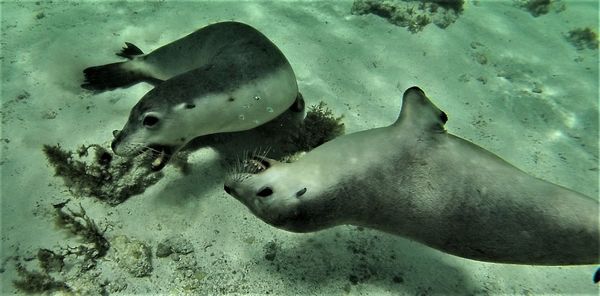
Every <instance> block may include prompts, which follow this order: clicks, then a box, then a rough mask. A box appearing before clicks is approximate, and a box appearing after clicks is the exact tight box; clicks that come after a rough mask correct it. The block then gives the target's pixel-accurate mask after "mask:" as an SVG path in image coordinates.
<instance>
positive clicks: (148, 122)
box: [142, 115, 159, 127]
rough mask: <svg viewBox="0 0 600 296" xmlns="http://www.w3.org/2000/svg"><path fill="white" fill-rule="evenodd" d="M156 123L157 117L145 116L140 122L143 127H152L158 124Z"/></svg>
mask: <svg viewBox="0 0 600 296" xmlns="http://www.w3.org/2000/svg"><path fill="white" fill-rule="evenodd" d="M158 121H159V120H158V117H156V116H154V115H146V117H144V120H143V121H142V124H143V125H144V126H145V127H153V126H154V125H156V124H157V123H158Z"/></svg>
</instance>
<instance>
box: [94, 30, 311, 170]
mask: <svg viewBox="0 0 600 296" xmlns="http://www.w3.org/2000/svg"><path fill="white" fill-rule="evenodd" d="M120 55H121V56H123V57H126V58H129V59H130V60H129V61H125V62H121V63H113V64H108V65H103V66H97V67H91V68H88V69H86V70H84V73H85V76H86V82H85V83H84V84H83V85H82V87H84V88H87V89H96V90H103V89H110V88H115V87H121V86H127V85H131V84H133V83H137V82H140V81H149V82H152V83H153V84H155V85H156V87H155V88H154V89H152V90H151V91H149V92H148V93H147V94H146V95H144V96H143V97H142V99H141V100H140V101H139V102H138V103H137V104H136V105H135V106H134V107H133V109H132V110H131V113H130V116H129V120H128V122H127V124H126V125H125V127H124V128H123V129H122V130H120V131H114V132H113V134H114V137H115V139H114V141H113V143H112V147H113V150H114V152H115V153H116V154H117V155H120V156H133V155H136V154H139V153H141V152H142V151H145V150H148V149H150V150H153V151H155V152H156V154H157V156H158V157H157V159H156V160H155V162H154V167H155V168H156V169H160V168H162V167H163V166H164V165H165V164H166V163H167V161H168V160H169V158H170V157H171V156H172V155H173V154H174V153H176V152H177V151H178V150H179V149H181V148H182V147H183V146H184V145H185V144H186V143H188V142H189V141H190V140H192V139H194V138H197V137H200V136H203V135H210V134H216V133H227V132H239V131H245V130H250V129H252V128H255V127H257V126H260V125H262V124H265V123H266V122H269V121H271V120H273V119H274V118H276V117H277V116H279V115H281V114H282V113H284V112H285V111H286V110H288V109H290V108H291V109H294V108H295V107H294V106H298V105H302V106H303V102H299V100H301V97H300V96H299V93H298V86H297V83H296V76H295V74H294V71H293V70H292V67H291V66H290V64H289V62H288V60H287V59H286V58H285V56H284V55H283V54H282V53H281V51H280V50H279V49H278V48H277V46H275V45H274V44H273V43H272V42H271V41H270V40H269V39H268V38H267V37H265V36H264V35H263V34H262V33H260V32H259V31H257V30H256V29H254V28H252V27H251V26H249V25H246V24H242V23H238V22H221V23H216V24H212V25H209V26H206V27H204V28H202V29H200V30H198V31H196V32H194V33H192V34H190V35H187V36H186V37H183V38H181V39H179V40H176V41H174V42H172V43H169V44H167V45H165V46H162V47H160V48H158V49H156V50H154V51H152V52H151V53H149V54H143V53H142V51H141V50H139V49H138V48H137V47H136V46H135V45H133V44H130V43H128V44H127V48H125V49H124V50H123V52H122V53H121V54H120ZM302 111H303V110H302Z"/></svg>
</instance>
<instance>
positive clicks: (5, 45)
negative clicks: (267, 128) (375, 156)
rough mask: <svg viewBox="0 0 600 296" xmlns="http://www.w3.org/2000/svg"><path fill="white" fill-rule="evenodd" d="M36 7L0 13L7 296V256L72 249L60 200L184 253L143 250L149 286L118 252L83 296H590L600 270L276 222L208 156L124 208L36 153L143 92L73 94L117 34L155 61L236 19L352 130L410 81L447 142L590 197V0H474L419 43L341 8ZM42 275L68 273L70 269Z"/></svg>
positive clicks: (117, 124)
mask: <svg viewBox="0 0 600 296" xmlns="http://www.w3.org/2000/svg"><path fill="white" fill-rule="evenodd" d="M41 2H42V3H40V4H39V5H38V4H36V3H35V2H12V1H8V2H2V3H1V4H0V5H1V6H0V13H1V21H2V25H1V33H2V36H1V39H0V40H1V41H0V43H1V46H2V53H1V58H0V59H1V65H2V66H1V79H2V82H1V88H2V89H1V102H2V106H1V112H2V113H1V115H2V126H1V127H2V130H1V132H2V133H1V139H0V140H1V141H0V143H1V145H2V148H1V149H2V150H1V157H0V169H1V179H0V181H1V184H0V185H1V195H2V196H1V203H2V204H1V214H2V216H1V218H2V219H1V223H2V228H1V230H2V240H1V262H2V266H1V267H2V269H1V270H0V271H1V273H0V275H1V276H0V280H1V287H2V288H1V289H2V290H1V292H2V294H3V295H4V294H19V292H18V291H17V290H15V289H14V287H13V285H12V284H11V282H12V280H14V279H15V278H16V276H17V275H16V272H15V268H14V260H13V258H14V256H20V258H21V259H23V258H32V257H34V256H35V254H36V252H37V250H38V249H39V248H49V249H55V250H56V249H59V248H60V247H65V246H67V245H71V246H76V245H78V244H80V242H78V240H77V239H76V238H74V237H71V236H69V235H67V234H66V233H65V231H63V230H61V229H58V228H56V227H55V226H54V225H53V222H52V221H53V216H54V214H53V212H54V210H53V209H52V204H56V203H60V202H63V201H65V200H66V199H71V203H70V206H71V207H74V208H75V209H76V208H77V206H78V204H79V203H81V205H82V206H83V207H84V208H85V209H86V211H87V213H88V215H89V216H90V218H92V219H94V220H95V221H96V222H97V223H98V224H99V225H100V226H102V227H104V226H107V225H110V226H109V227H108V229H107V231H106V233H105V235H106V237H107V238H108V239H109V240H112V239H114V238H116V237H117V236H121V235H124V236H126V237H129V238H130V239H136V240H139V241H142V242H144V243H145V244H146V245H147V246H149V247H150V248H151V249H152V253H153V254H154V253H155V251H156V247H157V245H158V243H159V242H161V241H164V240H165V239H166V238H169V237H172V236H174V235H181V236H182V237H184V238H185V239H187V240H188V241H189V243H190V244H191V246H192V247H193V252H192V253H190V254H187V255H182V256H169V257H164V258H157V257H156V256H154V255H153V258H152V265H153V271H152V273H151V275H150V276H146V277H141V278H136V277H133V276H130V275H129V274H128V273H127V272H126V271H125V270H124V269H123V268H121V267H119V266H118V265H117V264H115V260H114V258H115V256H116V255H115V254H114V250H113V249H114V248H113V249H111V250H110V251H109V254H108V255H107V257H106V258H105V259H101V260H100V261H99V262H98V265H97V267H96V268H95V269H94V270H92V271H90V272H88V273H87V274H85V275H83V274H82V275H81V276H76V277H77V278H78V280H77V281H72V282H67V284H69V285H71V286H72V288H73V289H78V290H79V291H81V292H89V293H94V292H97V291H101V290H102V289H104V290H105V291H108V292H109V293H110V294H117V295H118V294H123V295H127V294H168V293H170V294H182V293H191V294H194V293H197V294H207V293H208V294H225V293H239V294H267V293H268V294H271V295H272V294H279V295H291V294H302V295H307V294H311V295H314V294H322V295H333V294H336V295H339V294H351V295H399V294H411V295H414V294H419V295H427V294H590V295H597V294H598V292H599V287H598V285H594V284H593V283H592V280H591V278H592V274H593V272H594V271H595V269H596V268H597V267H598V266H574V267H535V266H518V265H504V264H492V263H483V262H476V261H472V260H467V259H462V258H458V257H455V256H451V255H447V254H444V253H441V252H438V251H436V250H433V249H431V248H428V247H425V246H423V245H420V244H418V243H415V242H412V241H410V240H407V239H404V238H400V237H395V236H391V235H387V234H384V233H381V232H378V231H373V230H368V229H358V228H356V227H352V226H341V227H336V228H333V229H329V230H325V231H321V232H318V233H311V234H294V233H289V232H285V231H282V230H278V229H275V228H273V227H271V226H269V225H267V224H265V223H263V222H261V221H260V220H259V219H258V218H256V217H254V216H253V215H252V214H251V213H250V212H249V211H248V210H247V209H246V208H245V207H244V206H243V205H242V204H241V203H239V202H238V201H236V200H235V199H233V198H231V197H230V196H228V195H226V194H225V192H224V191H223V189H222V188H223V184H222V180H223V177H224V173H225V172H224V170H223V168H221V166H220V164H219V162H218V161H217V159H216V154H215V153H214V152H213V151H211V150H209V149H206V150H201V151H198V152H196V153H194V154H193V155H192V156H191V158H190V161H191V173H190V174H188V175H185V176H184V175H182V174H181V173H180V172H179V171H178V170H177V169H175V168H173V167H172V166H168V167H167V168H166V169H165V174H166V176H165V177H164V178H163V179H162V180H161V181H160V182H159V183H158V184H156V185H155V186H152V187H150V188H149V189H148V190H147V191H146V192H145V193H144V194H142V195H139V196H134V197H132V198H130V199H129V200H128V201H127V202H125V203H123V204H121V205H118V206H116V207H110V206H108V205H106V204H103V203H100V202H98V201H95V200H93V199H91V198H74V197H72V196H71V195H70V194H69V192H68V191H67V188H66V187H65V186H64V183H63V181H62V179H60V178H57V177H54V176H53V174H54V171H53V168H52V167H50V166H49V165H48V163H47V161H46V159H45V157H44V155H43V153H42V145H44V144H50V145H54V144H57V143H60V145H61V146H62V147H65V148H67V149H76V148H77V147H78V146H79V145H81V144H94V143H96V144H107V143H109V142H110V140H111V138H112V135H111V132H112V130H115V129H120V128H121V127H122V126H123V125H124V123H125V121H126V118H127V116H128V114H129V110H130V109H131V107H132V106H133V105H134V104H135V103H136V102H137V100H138V99H139V98H141V96H142V95H143V94H144V93H146V92H147V91H148V90H150V89H151V86H150V85H147V84H143V83H142V84H138V85H136V86H134V87H130V88H128V89H118V90H114V91H108V92H104V93H101V94H92V93H90V92H87V91H85V90H83V89H81V88H80V87H79V85H80V83H81V82H82V79H83V76H82V73H81V71H82V70H83V69H84V68H85V67H88V66H93V65H99V64H104V63H109V62H115V61H117V60H118V59H117V57H116V56H115V55H114V53H115V52H116V51H118V50H119V49H120V48H121V47H122V46H123V45H124V42H125V41H129V42H133V43H135V44H136V45H137V46H138V47H140V48H141V49H142V50H144V51H145V52H149V51H151V50H152V49H155V48H157V47H159V46H161V45H164V44H166V43H169V42H171V41H174V40H176V39H178V38H180V37H182V36H184V35H186V34H188V33H190V32H192V31H194V30H196V29H198V28H200V27H203V26H205V25H207V24H210V23H214V22H217V21H223V20H236V21H241V22H246V23H248V24H251V25H252V26H254V27H256V28H257V29H259V30H260V31H261V32H263V33H264V34H265V35H266V36H268V37H269V38H270V39H271V40H272V41H273V42H274V43H275V44H276V45H277V46H278V47H279V48H280V49H281V50H282V51H283V53H284V54H285V55H286V56H287V58H288V60H289V61H290V63H291V64H292V67H293V68H294V70H295V72H296V75H297V78H298V83H299V88H300V91H301V92H302V94H303V95H304V98H305V100H306V101H307V104H308V105H311V104H316V103H318V102H319V101H325V102H326V103H327V105H328V106H329V107H330V108H331V109H332V110H333V111H334V113H335V114H338V115H341V114H343V115H344V123H345V125H346V132H347V133H351V132H355V131H360V130H364V129H369V128H374V127H380V126H384V125H388V124H390V123H392V122H393V121H394V120H395V119H396V117H397V116H398V114H399V111H400V105H401V95H402V92H403V91H404V90H405V89H406V88H408V87H410V86H413V85H417V86H419V87H421V88H422V89H423V90H424V91H425V92H426V93H427V95H428V96H429V97H430V98H431V100H432V101H433V102H434V103H435V104H436V105H437V106H438V107H439V108H440V109H442V110H444V111H445V112H446V113H447V114H448V117H449V121H448V123H447V125H446V127H447V129H448V131H449V132H451V133H453V134H456V135H458V136H460V137H463V138H466V139H468V140H470V141H472V142H474V143H476V144H478V145H480V146H482V147H484V148H486V149H488V150H490V151H492V152H494V153H495V154H497V155H499V156H501V157H503V158H504V159H506V160H507V161H509V162H510V163H512V164H514V165H516V166H517V167H519V168H521V169H523V170H524V171H526V172H528V173H530V174H532V175H534V176H537V177H540V178H542V179H545V180H548V181H551V182H555V183H558V184H560V185H563V186H565V187H568V188H572V189H574V190H576V191H579V192H581V193H584V194H586V195H588V196H590V197H592V198H598V132H599V131H598V87H599V85H598V50H597V49H596V50H591V49H584V50H577V49H576V48H575V47H574V46H573V45H572V44H570V43H569V42H567V41H566V39H565V38H564V35H565V34H566V32H568V31H569V30H571V29H574V28H580V27H591V28H594V29H595V30H596V31H597V29H598V18H597V16H598V11H599V10H598V4H597V2H596V1H564V3H565V4H566V10H564V11H562V12H550V13H548V14H546V15H542V16H539V17H537V18H535V17H533V16H531V14H529V13H528V12H527V11H524V10H523V9H520V8H518V7H516V6H515V5H513V3H512V1H466V2H467V3H466V4H465V10H464V12H463V14H462V15H461V17H460V18H459V19H458V20H457V22H456V23H454V24H452V25H450V26H449V27H447V28H446V29H440V28H438V27H436V26H434V25H429V26H427V27H425V28H424V30H423V31H422V32H419V33H417V34H411V33H410V32H408V31H407V30H406V29H405V28H402V27H398V26H395V25H392V24H390V23H388V22H387V21H386V20H384V19H382V18H380V17H378V16H374V15H365V16H356V15H351V14H350V8H351V6H352V2H351V1H314V2H313V1H277V2H276V1H264V2H263V1H244V2H241V1H215V2H217V3H215V2H199V3H194V2H169V3H164V2H132V3H117V2H104V1H100V2H91V1H90V2H87V1H86V2H85V3H79V4H78V3H62V2H61V1H55V3H53V4H50V3H45V1H41ZM482 56H483V57H484V58H485V60H487V62H485V63H483V61H484V58H483V57H482ZM523 198H526V197H523ZM499 227H501V226H499ZM516 251H518V250H516ZM178 257H179V258H178ZM177 259H179V261H178V260H177ZM183 261H185V262H183ZM27 267H28V268H29V269H36V268H37V269H39V267H37V266H35V264H29V265H27ZM52 275H53V276H55V277H56V278H61V276H69V277H70V278H73V277H74V275H73V271H72V270H71V271H69V270H67V267H66V268H65V274H63V275H60V274H57V273H54V274H52ZM105 283H111V284H110V285H109V284H107V285H106V287H105V288H100V286H101V285H103V284H105Z"/></svg>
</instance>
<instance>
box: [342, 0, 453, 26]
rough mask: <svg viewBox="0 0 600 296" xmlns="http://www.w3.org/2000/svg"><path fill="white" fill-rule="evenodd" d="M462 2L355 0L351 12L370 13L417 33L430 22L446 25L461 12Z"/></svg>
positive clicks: (449, 0) (439, 0)
mask: <svg viewBox="0 0 600 296" xmlns="http://www.w3.org/2000/svg"><path fill="white" fill-rule="evenodd" d="M463 4H464V0H426V1H406V0H355V1H354V3H353V5H352V9H351V13H352V14H356V15H363V14H369V13H372V14H375V15H377V16H380V17H383V18H385V19H387V20H388V21H389V22H390V23H392V24H394V25H397V26H401V27H405V28H407V29H408V31H410V32H411V33H417V32H420V31H421V30H423V28H424V27H425V26H427V25H428V24H430V23H434V24H435V25H436V26H438V27H439V28H442V29H444V28H446V27H448V26H449V25H450V24H452V23H454V22H455V21H456V20H457V19H458V17H459V15H460V14H461V13H462V11H463Z"/></svg>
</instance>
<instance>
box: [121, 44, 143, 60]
mask: <svg viewBox="0 0 600 296" xmlns="http://www.w3.org/2000/svg"><path fill="white" fill-rule="evenodd" d="M125 45H127V46H126V47H123V49H121V51H120V52H117V53H116V55H118V56H120V57H123V58H126V59H129V60H131V59H133V58H134V57H135V56H138V55H143V54H144V52H143V51H142V50H141V49H140V48H139V47H137V46H135V44H133V43H129V42H125Z"/></svg>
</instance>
